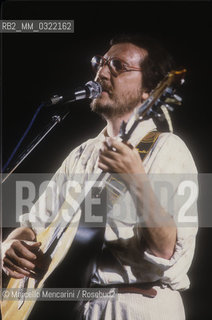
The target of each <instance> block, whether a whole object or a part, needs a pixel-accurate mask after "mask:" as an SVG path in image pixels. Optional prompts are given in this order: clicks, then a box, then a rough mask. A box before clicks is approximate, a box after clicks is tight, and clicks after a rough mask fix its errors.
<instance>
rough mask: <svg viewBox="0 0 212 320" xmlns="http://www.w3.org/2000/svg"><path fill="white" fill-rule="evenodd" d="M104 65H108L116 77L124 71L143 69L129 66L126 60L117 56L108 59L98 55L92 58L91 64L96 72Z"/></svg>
mask: <svg viewBox="0 0 212 320" xmlns="http://www.w3.org/2000/svg"><path fill="white" fill-rule="evenodd" d="M104 65H108V67H109V69H110V72H111V73H112V74H113V75H114V76H115V77H117V76H118V75H119V74H120V73H122V72H127V71H141V68H138V67H133V66H129V65H128V64H127V63H126V62H125V61H123V60H121V59H119V58H116V57H114V58H109V59H106V58H104V57H102V56H99V55H97V56H94V57H93V58H92V59H91V66H92V68H93V71H94V72H95V73H97V72H98V70H99V69H100V68H101V67H103V66H104Z"/></svg>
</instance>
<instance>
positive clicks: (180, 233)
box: [21, 119, 197, 290]
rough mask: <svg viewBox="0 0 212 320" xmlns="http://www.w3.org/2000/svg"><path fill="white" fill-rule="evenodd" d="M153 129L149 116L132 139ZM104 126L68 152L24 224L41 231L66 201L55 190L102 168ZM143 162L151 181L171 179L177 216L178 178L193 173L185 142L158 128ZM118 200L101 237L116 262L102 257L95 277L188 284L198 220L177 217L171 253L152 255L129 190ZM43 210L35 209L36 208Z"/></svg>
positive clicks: (179, 206) (179, 201) (102, 280)
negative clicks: (183, 222) (108, 263)
mask: <svg viewBox="0 0 212 320" xmlns="http://www.w3.org/2000/svg"><path fill="white" fill-rule="evenodd" d="M155 129H156V127H155V124H154V122H153V120H152V119H149V120H146V121H143V122H141V123H140V124H139V125H138V127H137V128H136V130H135V131H134V132H133V134H132V137H131V139H130V143H131V144H132V145H134V146H136V145H137V144H138V143H139V142H140V141H141V139H142V138H143V137H144V136H145V135H146V134H147V133H148V132H149V131H152V130H155ZM104 132H105V130H103V131H102V132H101V133H100V134H99V135H98V136H97V137H96V138H94V139H90V140H88V141H86V142H85V143H83V144H82V145H80V146H79V147H77V148H76V149H74V150H73V151H72V152H71V153H70V155H69V156H68V157H67V158H66V159H65V161H64V162H63V164H62V166H61V167H60V168H59V170H58V171H57V172H56V174H55V175H54V177H53V178H52V181H54V182H55V184H54V187H53V188H51V192H49V191H48V188H47V190H46V191H45V192H44V193H43V195H42V196H41V197H40V199H39V200H38V202H37V203H36V204H35V205H34V206H33V207H32V209H31V211H30V213H29V214H25V215H23V216H22V219H21V224H22V225H24V226H30V227H32V228H33V229H34V230H35V232H40V231H42V230H43V229H44V228H45V227H47V225H48V224H49V222H51V221H52V219H53V218H54V217H55V215H56V214H57V212H58V209H59V208H60V207H61V204H62V202H63V201H64V197H63V196H62V194H61V193H60V192H58V190H60V188H61V187H62V185H63V184H64V181H66V180H67V179H73V178H74V177H76V176H78V177H80V178H79V179H80V180H81V183H82V184H83V183H84V182H85V181H86V179H87V176H88V174H90V173H93V172H97V173H98V172H99V171H100V169H99V168H98V166H97V163H98V155H99V149H100V147H101V144H102V142H103V141H104V140H105V134H104ZM143 164H144V169H145V171H146V173H147V174H148V175H149V178H150V181H151V183H152V185H153V186H154V183H155V181H159V182H160V183H162V184H163V182H166V181H168V182H169V183H171V186H172V187H171V194H169V195H168V200H170V199H171V200H173V202H174V206H173V207H172V208H171V210H169V213H170V214H172V215H173V216H174V218H175V219H178V216H177V214H178V213H179V210H180V209H182V206H183V205H184V202H185V199H184V198H183V197H182V196H179V192H178V191H179V190H178V187H179V184H180V183H181V182H182V181H183V179H185V177H187V175H189V176H190V177H191V175H192V177H191V179H193V180H195V176H196V173H197V171H196V167H195V164H194V161H193V159H192V156H191V153H190V152H189V150H188V148H187V147H186V145H185V143H184V142H183V141H182V140H181V139H180V138H179V137H177V136H176V135H174V134H172V133H161V134H160V136H159V138H158V140H157V142H156V143H155V145H154V146H153V148H152V149H151V150H150V152H149V154H148V156H147V157H146V158H145V160H144V163H143ZM173 174H174V175H173ZM79 175H80V176H79ZM173 177H174V178H173ZM77 179H78V178H77ZM170 181H171V182H170ZM156 185H157V183H156ZM165 198H166V197H162V198H161V199H159V200H160V202H161V205H162V206H163V207H164V208H165V209H166V210H168V209H170V208H169V206H168V201H165V200H164V199H165ZM118 201H120V202H123V201H124V203H125V209H126V215H124V217H123V216H122V215H121V216H120V212H118V211H117V210H119V209H120V207H119V205H118ZM118 201H117V202H116V203H114V205H112V206H111V204H110V205H109V206H108V208H109V209H108V213H107V223H106V229H105V241H106V243H107V245H108V247H109V248H110V250H111V252H112V255H113V256H114V258H115V260H116V263H115V264H114V265H113V267H111V268H110V269H108V268H107V266H105V265H104V263H103V264H101V261H100V265H99V268H98V269H97V272H96V274H95V276H94V278H93V281H94V282H97V283H101V284H113V283H114V284H115V283H120V282H124V283H133V282H153V281H156V280H160V281H161V282H162V284H163V285H164V286H165V287H166V286H170V287H171V288H172V289H174V290H184V289H186V288H188V287H189V279H188V277H187V272H188V269H189V267H190V265H191V262H192V258H193V254H194V248H195V236H196V233H197V227H196V224H195V226H194V225H192V226H190V225H189V226H187V225H186V227H185V225H184V226H182V227H181V226H180V225H179V224H178V223H177V226H178V228H177V242H176V246H175V251H174V254H173V256H172V257H171V259H169V260H167V259H163V258H160V257H156V256H154V255H153V254H152V253H151V252H150V251H149V250H148V249H146V250H143V249H142V248H143V247H142V228H140V222H139V221H138V217H137V215H136V210H135V208H133V201H132V199H131V196H130V193H129V191H127V190H126V192H125V194H124V196H123V198H122V196H121V197H119V198H118ZM41 202H42V203H45V214H46V215H47V216H49V218H50V219H49V222H43V219H42V217H41V216H40V214H39V212H38V209H37V208H38V204H40V203H41ZM39 208H41V207H39ZM122 208H123V207H122ZM43 210H44V209H43ZM43 210H40V209H39V211H43ZM170 211H172V212H170ZM192 215H194V216H195V215H197V211H196V202H195V203H194V204H193V206H192ZM30 221H33V223H32V222H30ZM176 221H177V220H176Z"/></svg>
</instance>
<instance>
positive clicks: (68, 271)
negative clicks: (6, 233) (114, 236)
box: [1, 210, 104, 320]
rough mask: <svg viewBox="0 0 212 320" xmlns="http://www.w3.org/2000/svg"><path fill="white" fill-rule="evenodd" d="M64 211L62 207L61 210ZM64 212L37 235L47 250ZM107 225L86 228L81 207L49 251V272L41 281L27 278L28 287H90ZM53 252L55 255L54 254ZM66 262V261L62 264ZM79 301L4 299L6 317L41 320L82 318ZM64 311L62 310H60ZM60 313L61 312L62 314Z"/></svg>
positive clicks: (17, 282)
mask: <svg viewBox="0 0 212 320" xmlns="http://www.w3.org/2000/svg"><path fill="white" fill-rule="evenodd" d="M61 212H62V210H61ZM59 221H61V215H60V214H58V215H57V219H55V220H54V221H53V222H52V223H51V224H50V225H49V227H48V228H46V229H45V230H44V231H43V232H42V233H40V234H39V235H38V236H37V241H40V242H41V243H42V246H41V250H43V251H44V252H45V248H46V245H47V244H48V242H49V239H51V238H52V235H53V234H54V232H55V230H56V228H57V226H58V223H59ZM103 237H104V228H103V227H101V228H99V227H95V228H91V227H90V226H89V227H86V225H85V223H84V216H83V214H82V213H81V210H79V212H77V214H76V215H75V218H74V221H72V222H71V224H70V225H69V226H68V227H67V228H66V230H65V231H64V233H63V235H62V237H61V238H60V240H59V241H58V242H57V244H56V246H55V248H54V246H53V249H52V247H51V251H52V252H51V255H50V254H49V253H48V257H47V258H49V257H50V256H51V259H50V263H49V265H48V269H47V270H46V272H45V274H44V275H43V276H42V277H41V278H40V279H38V280H37V281H36V280H35V279H33V278H27V279H28V280H27V281H26V282H27V283H26V284H25V286H24V287H25V288H26V289H28V288H30V289H31V288H32V289H33V288H36V289H39V288H82V287H83V288H86V287H89V282H90V278H91V275H92V274H93V272H94V268H95V262H96V256H97V252H98V250H99V251H100V250H101V245H102V243H103ZM52 253H53V254H52ZM61 262H62V263H61ZM23 281H24V280H23V279H11V280H10V281H9V284H8V286H7V289H18V288H20V287H23ZM77 306H78V303H76V301H36V299H33V300H25V301H24V302H23V304H22V306H21V307H20V300H12V301H11V300H3V301H2V304H1V311H2V320H26V319H28V320H38V319H41V317H43V315H44V314H45V318H46V319H50V318H52V317H53V319H54V317H55V313H57V314H60V320H62V319H63V317H64V319H67V315H69V317H71V319H72V320H74V319H76V320H78V319H79V314H78V311H77V310H76V308H77ZM60 308H61V310H60V311H59V309H60ZM58 312H59V313H58Z"/></svg>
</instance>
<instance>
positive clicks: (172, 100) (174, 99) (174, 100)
mask: <svg viewBox="0 0 212 320" xmlns="http://www.w3.org/2000/svg"><path fill="white" fill-rule="evenodd" d="M164 102H165V103H167V104H168V105H170V104H171V105H172V104H173V105H178V106H180V105H181V104H182V98H181V97H180V96H178V95H177V94H173V95H172V96H171V97H168V98H166V99H165V101H164Z"/></svg>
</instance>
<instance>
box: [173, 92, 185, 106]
mask: <svg viewBox="0 0 212 320" xmlns="http://www.w3.org/2000/svg"><path fill="white" fill-rule="evenodd" d="M173 98H174V99H175V100H176V101H177V102H179V103H180V104H181V103H182V101H183V99H182V98H181V97H180V96H178V94H174V95H173Z"/></svg>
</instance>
